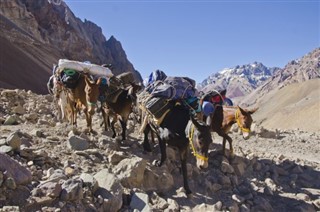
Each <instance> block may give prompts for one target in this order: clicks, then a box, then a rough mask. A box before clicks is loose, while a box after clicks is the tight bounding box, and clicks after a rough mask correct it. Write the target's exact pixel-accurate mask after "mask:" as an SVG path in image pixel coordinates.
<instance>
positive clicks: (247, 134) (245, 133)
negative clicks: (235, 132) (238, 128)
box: [242, 132, 250, 140]
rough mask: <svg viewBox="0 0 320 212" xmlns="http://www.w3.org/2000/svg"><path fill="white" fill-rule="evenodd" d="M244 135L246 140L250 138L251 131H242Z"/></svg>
mask: <svg viewBox="0 0 320 212" xmlns="http://www.w3.org/2000/svg"><path fill="white" fill-rule="evenodd" d="M242 137H243V139H244V140H248V139H249V138H250V133H249V132H242Z"/></svg>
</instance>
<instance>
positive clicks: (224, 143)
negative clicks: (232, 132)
mask: <svg viewBox="0 0 320 212" xmlns="http://www.w3.org/2000/svg"><path fill="white" fill-rule="evenodd" d="M226 141H227V140H226V138H225V137H223V138H222V154H223V155H225V152H226Z"/></svg>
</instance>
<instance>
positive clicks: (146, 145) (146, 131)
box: [142, 125, 151, 152]
mask: <svg viewBox="0 0 320 212" xmlns="http://www.w3.org/2000/svg"><path fill="white" fill-rule="evenodd" d="M150 131H151V128H150V125H147V126H146V127H145V129H144V131H143V134H144V139H143V143H142V146H143V150H144V151H147V152H151V146H150V143H149V138H148V134H149V132H150Z"/></svg>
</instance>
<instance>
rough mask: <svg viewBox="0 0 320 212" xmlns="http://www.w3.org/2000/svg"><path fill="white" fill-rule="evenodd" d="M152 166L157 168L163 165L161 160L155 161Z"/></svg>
mask: <svg viewBox="0 0 320 212" xmlns="http://www.w3.org/2000/svg"><path fill="white" fill-rule="evenodd" d="M152 164H153V165H154V166H156V167H160V166H161V165H162V163H161V161H160V160H155V161H153V163H152Z"/></svg>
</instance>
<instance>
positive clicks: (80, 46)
mask: <svg viewBox="0 0 320 212" xmlns="http://www.w3.org/2000/svg"><path fill="white" fill-rule="evenodd" d="M50 2H51V1H47V0H39V1H32V0H3V1H1V4H0V17H1V21H0V26H1V29H2V30H1V32H0V40H1V44H3V43H6V48H5V50H4V48H1V49H2V51H1V58H0V60H1V66H0V67H1V69H0V74H1V79H0V87H8V88H15V87H16V88H24V89H31V90H33V91H35V92H38V93H46V92H47V91H46V88H45V84H46V81H47V79H48V77H49V74H50V72H51V68H52V65H53V64H54V63H57V62H58V60H59V59H60V58H68V59H71V60H79V61H87V60H89V61H91V62H92V63H96V64H104V63H111V64H112V65H113V67H114V69H113V72H114V74H116V75H117V74H120V73H123V72H125V71H130V72H133V73H134V75H135V78H136V80H137V81H142V79H141V76H140V74H139V73H138V72H137V71H136V70H135V69H134V67H133V65H132V64H131V63H130V62H129V61H128V59H127V56H126V54H125V52H124V50H123V48H122V46H121V43H120V42H119V41H117V40H116V38H114V37H113V36H111V38H110V39H108V40H106V38H105V37H104V35H103V34H102V30H101V28H100V27H98V26H97V25H96V24H94V23H92V22H90V21H87V20H85V21H84V22H82V21H81V20H80V19H79V18H77V17H75V16H74V14H73V13H72V11H71V10H70V9H69V8H68V6H67V5H66V4H65V3H64V2H63V1H62V3H61V4H60V5H56V4H52V3H50ZM26 72H28V74H25V73H26ZM12 75H13V76H14V77H13V76H12ZM22 76H23V77H22ZM35 77H37V79H35Z"/></svg>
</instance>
